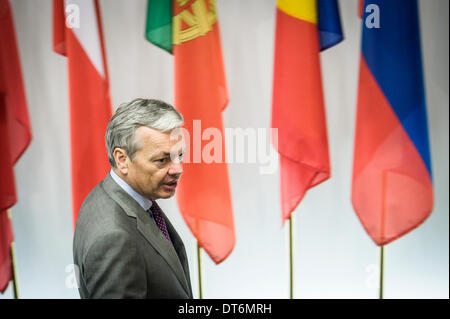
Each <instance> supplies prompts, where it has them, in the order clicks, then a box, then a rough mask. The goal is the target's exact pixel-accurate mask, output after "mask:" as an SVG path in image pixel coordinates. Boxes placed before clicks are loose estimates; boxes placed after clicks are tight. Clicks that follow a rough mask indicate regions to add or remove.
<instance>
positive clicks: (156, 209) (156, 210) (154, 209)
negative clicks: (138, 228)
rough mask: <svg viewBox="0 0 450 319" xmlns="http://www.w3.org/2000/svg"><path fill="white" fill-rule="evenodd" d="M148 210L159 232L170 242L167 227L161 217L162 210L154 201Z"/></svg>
mask: <svg viewBox="0 0 450 319" xmlns="http://www.w3.org/2000/svg"><path fill="white" fill-rule="evenodd" d="M150 210H151V212H152V214H153V219H154V220H155V223H156V225H157V226H158V228H159V229H160V230H161V232H162V233H163V235H164V237H166V238H167V240H168V241H169V242H172V241H171V240H170V236H169V232H168V231H167V225H166V221H165V220H164V217H163V215H162V210H161V208H160V207H159V206H158V204H157V203H156V202H155V201H152V207H150Z"/></svg>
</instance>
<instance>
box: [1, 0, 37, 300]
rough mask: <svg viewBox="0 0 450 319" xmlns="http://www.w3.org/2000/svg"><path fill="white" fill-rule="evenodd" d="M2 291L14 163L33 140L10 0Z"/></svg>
mask: <svg viewBox="0 0 450 319" xmlns="http://www.w3.org/2000/svg"><path fill="white" fill-rule="evenodd" d="M0 136H1V137H2V138H1V142H0V154H1V156H0V176H1V178H0V292H4V291H5V289H6V287H7V286H8V283H9V281H10V280H11V278H12V264H11V255H10V247H11V242H12V240H13V233H12V227H11V223H10V221H9V218H8V215H7V209H8V208H10V207H11V206H13V205H14V204H15V203H16V202H17V195H16V187H15V180H14V164H15V163H16V162H17V161H18V159H19V158H20V156H21V155H22V154H23V152H24V151H25V150H26V148H27V147H28V145H29V144H30V141H31V125H30V120H29V117H28V109H27V102H26V96H25V87H24V84H23V80H22V69H21V66H20V58H19V52H18V47H17V41H16V36H15V30H14V23H13V16H12V11H11V7H10V5H9V2H8V0H0Z"/></svg>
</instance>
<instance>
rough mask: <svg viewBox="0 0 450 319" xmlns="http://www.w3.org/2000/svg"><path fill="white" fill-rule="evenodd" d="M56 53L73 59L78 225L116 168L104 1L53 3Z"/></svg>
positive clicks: (72, 129)
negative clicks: (87, 202) (109, 129)
mask: <svg viewBox="0 0 450 319" xmlns="http://www.w3.org/2000/svg"><path fill="white" fill-rule="evenodd" d="M69 5H70V7H69ZM65 8H68V9H73V11H71V10H65ZM77 12H78V13H79V16H78V17H73V16H71V15H74V14H76V13H77ZM72 18H73V19H72ZM77 18H79V23H78V25H77V24H76V22H77ZM72 20H73V21H72ZM70 21H72V22H73V23H75V24H74V25H70V24H69V22H70ZM53 49H54V51H55V52H56V53H59V54H62V55H64V56H66V57H67V65H68V78H69V105H70V140H71V172H72V202H73V206H72V208H73V220H74V225H75V223H76V219H77V216H78V211H79V209H80V207H81V204H82V203H83V200H84V199H85V198H86V196H87V195H88V194H89V192H90V191H91V190H92V189H93V188H94V187H95V185H96V184H97V183H99V182H100V181H101V180H102V179H103V178H104V177H105V175H106V174H107V172H108V170H109V169H110V166H109V163H108V158H107V152H106V146H105V131H106V126H107V124H108V121H109V119H110V118H111V101H110V96H109V80H108V70H107V67H106V56H105V49H104V43H103V33H102V27H101V14H100V7H99V4H98V1H96V0H95V1H94V0H66V1H63V0H54V1H53Z"/></svg>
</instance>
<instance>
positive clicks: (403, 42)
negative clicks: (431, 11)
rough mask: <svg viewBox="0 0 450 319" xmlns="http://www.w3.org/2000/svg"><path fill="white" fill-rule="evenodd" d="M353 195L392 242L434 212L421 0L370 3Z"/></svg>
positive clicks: (371, 227)
mask: <svg viewBox="0 0 450 319" xmlns="http://www.w3.org/2000/svg"><path fill="white" fill-rule="evenodd" d="M362 9H363V11H364V17H363V20H362V52H361V63H360V73H359V91H358V102H357V103H358V109H357V118H356V133H355V150H354V163H353V186H352V202H353V207H354V208H355V211H356V213H357V215H358V217H359V219H360V220H361V223H362V224H363V226H364V228H365V229H366V231H367V233H368V234H369V235H370V237H371V238H372V239H373V241H374V242H375V243H376V244H377V245H385V244H388V243H390V242H391V241H393V240H395V239H397V238H399V237H400V236H402V235H404V234H406V233H407V232H409V231H411V230H412V229H414V228H416V227H417V226H419V225H420V224H421V223H422V222H423V221H424V220H425V219H426V218H427V217H428V215H429V214H430V213H431V210H432V207H433V186H432V178H431V161H430V150H429V144H428V128H427V114H426V108H425V92H424V85H423V74H422V59H421V48H420V29H419V20H418V9H417V1H416V0H386V1H382V0H378V1H376V0H371V1H366V3H365V4H364V5H363V7H362Z"/></svg>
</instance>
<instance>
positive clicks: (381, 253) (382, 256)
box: [379, 246, 384, 299]
mask: <svg viewBox="0 0 450 319" xmlns="http://www.w3.org/2000/svg"><path fill="white" fill-rule="evenodd" d="M383 280H384V246H381V247H380V295H379V299H383Z"/></svg>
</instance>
